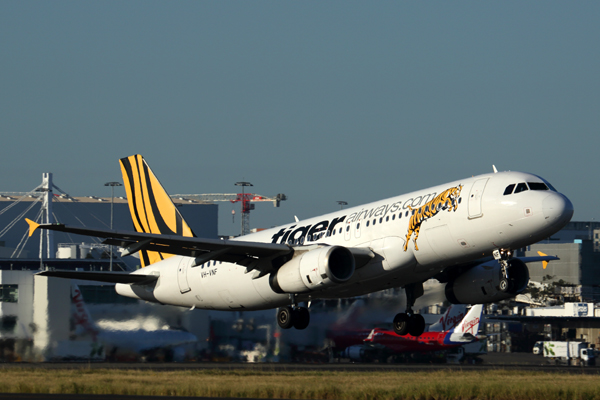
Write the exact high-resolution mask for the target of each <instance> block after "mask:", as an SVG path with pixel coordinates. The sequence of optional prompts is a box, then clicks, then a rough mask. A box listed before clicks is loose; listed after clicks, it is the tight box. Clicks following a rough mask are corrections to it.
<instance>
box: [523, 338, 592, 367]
mask: <svg viewBox="0 0 600 400" xmlns="http://www.w3.org/2000/svg"><path fill="white" fill-rule="evenodd" d="M540 346H541V348H542V353H543V355H544V357H546V358H548V359H550V360H553V361H555V362H556V363H563V364H568V365H596V357H595V350H594V348H592V347H590V345H589V343H587V342H561V341H547V342H536V344H535V345H534V354H540ZM536 350H537V352H536Z"/></svg>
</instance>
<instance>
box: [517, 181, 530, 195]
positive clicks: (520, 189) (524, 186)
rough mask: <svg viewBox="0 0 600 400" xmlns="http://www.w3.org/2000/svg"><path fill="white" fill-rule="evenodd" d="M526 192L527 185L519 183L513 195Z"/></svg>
mask: <svg viewBox="0 0 600 400" xmlns="http://www.w3.org/2000/svg"><path fill="white" fill-rule="evenodd" d="M526 190H529V189H528V188H527V184H526V183H525V182H521V183H519V184H518V185H517V188H516V189H515V194H517V193H521V192H524V191H526Z"/></svg>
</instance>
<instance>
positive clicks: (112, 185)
mask: <svg viewBox="0 0 600 400" xmlns="http://www.w3.org/2000/svg"><path fill="white" fill-rule="evenodd" d="M104 186H110V230H112V228H113V209H114V204H115V186H123V184H121V183H120V182H106V183H105V184H104ZM109 246H110V267H109V270H110V271H112V270H113V246H112V244H111V245H109Z"/></svg>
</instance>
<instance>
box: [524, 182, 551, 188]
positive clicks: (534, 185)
mask: <svg viewBox="0 0 600 400" xmlns="http://www.w3.org/2000/svg"><path fill="white" fill-rule="evenodd" d="M527 185H529V189H531V190H548V186H546V184H545V183H544V182H527Z"/></svg>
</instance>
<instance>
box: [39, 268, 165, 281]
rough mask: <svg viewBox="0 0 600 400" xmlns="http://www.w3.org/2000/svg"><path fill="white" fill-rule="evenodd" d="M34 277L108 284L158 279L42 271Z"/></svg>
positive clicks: (101, 273) (81, 272) (155, 278)
mask: <svg viewBox="0 0 600 400" xmlns="http://www.w3.org/2000/svg"><path fill="white" fill-rule="evenodd" d="M36 275H40V276H50V277H55V278H67V279H80V280H83V281H97V282H108V283H151V282H154V281H155V280H157V279H158V276H157V275H142V274H130V273H127V272H96V271H65V270H63V271H42V272H38V273H37V274H36Z"/></svg>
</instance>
